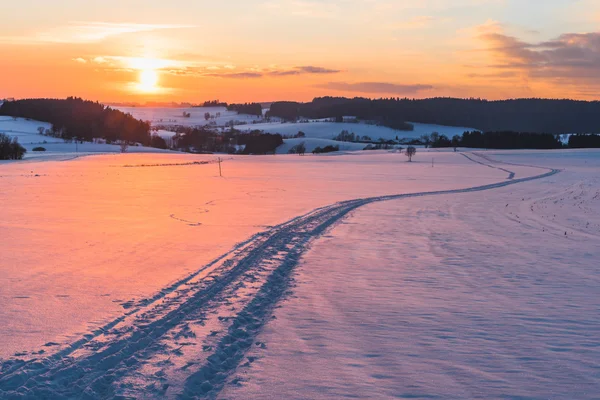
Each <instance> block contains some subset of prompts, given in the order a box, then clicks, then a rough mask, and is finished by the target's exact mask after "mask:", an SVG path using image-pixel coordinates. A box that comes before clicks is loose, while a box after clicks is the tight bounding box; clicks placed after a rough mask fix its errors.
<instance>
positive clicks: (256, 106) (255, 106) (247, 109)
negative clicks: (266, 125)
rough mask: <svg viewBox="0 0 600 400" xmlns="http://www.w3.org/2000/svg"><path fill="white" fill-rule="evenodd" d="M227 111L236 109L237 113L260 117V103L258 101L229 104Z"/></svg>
mask: <svg viewBox="0 0 600 400" xmlns="http://www.w3.org/2000/svg"><path fill="white" fill-rule="evenodd" d="M227 111H236V112H237V113H238V114H248V115H256V116H259V117H262V105H261V104H260V103H243V104H229V105H228V106H227Z"/></svg>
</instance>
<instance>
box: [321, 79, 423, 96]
mask: <svg viewBox="0 0 600 400" xmlns="http://www.w3.org/2000/svg"><path fill="white" fill-rule="evenodd" d="M317 87H320V88H323V89H333V90H339V91H343V92H359V93H387V94H399V95H409V94H415V93H419V92H422V91H426V90H431V89H433V88H434V87H433V86H432V85H422V84H414V85H411V84H408V85H407V84H397V83H388V82H357V83H347V82H329V83H326V84H323V85H317Z"/></svg>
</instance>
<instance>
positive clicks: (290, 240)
mask: <svg viewBox="0 0 600 400" xmlns="http://www.w3.org/2000/svg"><path fill="white" fill-rule="evenodd" d="M509 172H510V171H509ZM558 172H559V170H555V169H553V170H550V171H549V172H547V173H544V174H541V175H537V176H533V177H528V178H521V179H512V180H506V181H504V182H499V183H493V184H488V185H482V186H477V187H472V188H467V189H457V190H442V191H431V192H421V193H414V194H400V195H391V196H381V197H372V198H364V199H356V200H350V201H344V202H339V203H335V204H332V205H329V206H326V207H322V208H318V209H316V210H313V211H312V212H310V213H308V214H305V215H302V216H300V217H297V218H294V219H292V220H290V221H288V222H286V223H284V224H281V225H277V226H274V227H272V228H270V229H268V230H266V231H264V232H262V233H259V234H257V235H254V236H253V237H251V238H250V239H249V240H247V241H245V242H243V243H240V244H238V245H237V246H235V247H234V249H233V250H231V251H230V252H228V253H226V254H224V255H223V256H221V257H219V258H217V259H216V260H214V261H213V262H211V263H209V264H207V265H205V266H204V267H202V268H200V269H199V270H198V271H196V272H195V273H193V274H191V275H189V276H188V277H186V278H184V279H182V280H181V281H179V282H176V283H175V284H173V285H171V286H169V287H167V288H165V289H163V290H162V291H160V292H159V293H157V294H156V295H155V296H153V297H152V298H149V299H145V300H142V301H139V302H138V303H137V304H135V305H134V306H133V307H132V309H131V310H130V311H129V312H127V313H126V314H125V315H123V316H122V317H119V318H117V319H116V320H114V321H112V322H110V323H109V324H107V325H106V326H104V328H102V329H99V330H97V331H95V332H92V333H90V334H89V335H87V336H86V337H84V338H82V339H81V340H79V341H76V342H74V343H72V344H71V345H69V346H68V347H66V348H65V349H63V350H61V351H59V352H58V353H56V354H54V355H52V356H49V357H46V358H39V359H33V360H30V361H27V362H25V361H22V360H9V361H5V362H4V363H3V364H2V365H1V369H0V397H2V398H4V397H32V398H44V397H47V398H80V397H90V398H99V397H100V398H107V397H114V396H126V397H145V398H146V397H150V398H152V397H170V398H206V397H209V398H210V397H214V396H216V395H217V394H218V393H219V392H220V390H221V389H222V388H223V386H224V384H225V381H226V379H227V377H228V376H230V375H231V373H232V372H233V371H235V369H236V368H237V367H238V365H240V364H241V363H242V361H243V360H244V357H245V354H246V351H247V350H248V349H250V348H251V347H252V346H254V345H257V346H260V345H262V344H260V343H255V337H256V335H257V334H258V332H259V331H260V330H261V329H262V327H263V326H264V324H265V323H266V322H267V321H268V320H269V319H270V316H271V311H272V309H273V307H274V306H275V305H276V304H277V302H278V300H279V299H280V298H281V297H282V296H283V295H284V294H285V293H286V291H287V290H288V287H289V283H290V275H291V272H292V270H293V268H294V267H295V266H296V265H297V263H298V260H299V258H300V257H301V255H302V254H303V253H304V252H305V251H306V250H307V247H308V245H309V243H310V242H311V241H312V240H314V239H315V238H317V237H319V236H320V235H322V234H323V232H325V231H326V230H328V229H330V228H331V227H332V226H333V225H334V224H335V223H337V222H339V221H340V220H341V219H342V218H343V217H344V216H346V215H347V214H348V213H350V212H351V211H353V210H355V209H356V208H358V207H361V206H364V205H366V204H370V203H374V202H381V201H386V200H396V199H404V198H410V197H423V196H438V195H447V194H458V193H470V192H478V191H484V190H490V189H496V188H501V187H504V186H509V185H514V184H518V183H525V182H529V181H533V180H537V179H542V178H546V177H550V176H552V175H555V174H557V173H558ZM511 173H512V172H511ZM513 174H514V173H513ZM200 345H202V346H200ZM248 362H252V360H248Z"/></svg>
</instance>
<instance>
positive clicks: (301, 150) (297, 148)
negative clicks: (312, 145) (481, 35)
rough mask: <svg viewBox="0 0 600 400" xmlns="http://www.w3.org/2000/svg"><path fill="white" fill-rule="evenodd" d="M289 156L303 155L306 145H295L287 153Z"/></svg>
mask: <svg viewBox="0 0 600 400" xmlns="http://www.w3.org/2000/svg"><path fill="white" fill-rule="evenodd" d="M288 153H289V154H300V155H301V156H303V155H304V153H306V145H305V144H304V142H302V143H298V144H297V145H295V146H293V147H292V148H291V149H290V150H289V151H288Z"/></svg>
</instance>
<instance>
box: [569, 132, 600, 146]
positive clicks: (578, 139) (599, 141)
mask: <svg viewBox="0 0 600 400" xmlns="http://www.w3.org/2000/svg"><path fill="white" fill-rule="evenodd" d="M569 147H571V148H573V149H585V148H600V135H571V136H569Z"/></svg>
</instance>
